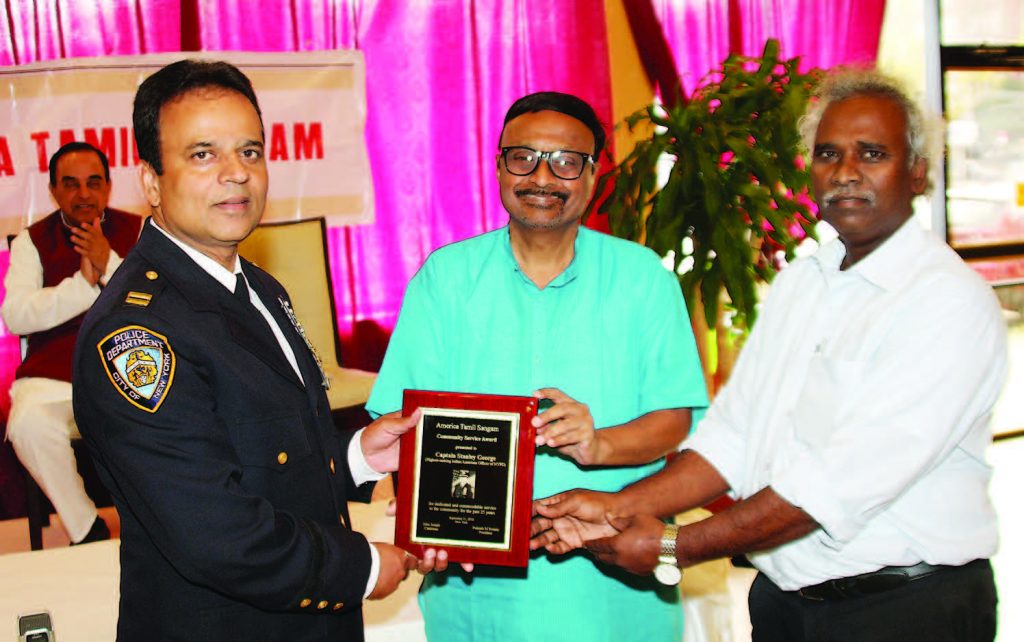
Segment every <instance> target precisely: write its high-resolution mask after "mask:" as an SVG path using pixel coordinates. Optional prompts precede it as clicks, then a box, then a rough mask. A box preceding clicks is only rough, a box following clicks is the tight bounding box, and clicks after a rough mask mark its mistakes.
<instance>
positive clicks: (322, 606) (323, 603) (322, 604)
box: [316, 600, 327, 611]
mask: <svg viewBox="0 0 1024 642" xmlns="http://www.w3.org/2000/svg"><path fill="white" fill-rule="evenodd" d="M316 608H318V609H320V610H321V611H322V610H324V609H326V608H327V600H321V601H319V602H317V603H316Z"/></svg>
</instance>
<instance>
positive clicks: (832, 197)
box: [821, 189, 875, 206]
mask: <svg viewBox="0 0 1024 642" xmlns="http://www.w3.org/2000/svg"><path fill="white" fill-rule="evenodd" d="M846 198H856V199H859V200H863V201H867V202H868V205H872V206H874V204H875V193H874V192H857V191H854V190H849V189H834V190H831V191H829V192H825V195H824V196H823V197H822V199H821V200H822V202H823V203H825V204H826V205H831V204H832V202H833V201H837V200H840V199H846Z"/></svg>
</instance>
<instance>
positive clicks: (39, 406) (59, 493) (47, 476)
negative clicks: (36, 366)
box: [7, 377, 96, 542]
mask: <svg viewBox="0 0 1024 642" xmlns="http://www.w3.org/2000/svg"><path fill="white" fill-rule="evenodd" d="M80 436H81V435H80V434H79V432H78V426H77V425H75V416H74V412H73V411H72V409H71V384H70V383H68V382H66V381H57V380H54V379H44V378H41V377H26V378H24V379H16V380H15V381H14V383H13V384H12V385H11V413H10V416H9V417H8V419H7V438H8V439H9V440H10V442H11V445H12V446H13V447H14V452H16V453H17V454H18V459H20V460H21V463H22V465H23V466H25V468H26V470H28V472H29V473H30V474H31V475H32V477H33V478H34V479H35V480H36V483H37V484H39V487H40V488H42V489H43V492H44V493H46V496H47V497H49V498H50V501H51V502H52V503H53V507H54V508H56V509H57V514H58V515H60V519H61V522H63V523H64V529H65V530H66V531H67V533H68V537H69V538H70V539H71V541H72V542H77V541H79V540H81V539H82V538H83V537H85V536H86V534H87V533H88V532H89V528H90V527H91V526H92V524H93V522H94V521H95V520H96V505H95V504H94V503H93V501H92V500H91V499H90V498H89V495H87V494H86V492H85V484H84V483H83V482H82V477H81V475H79V474H78V467H77V466H76V464H75V452H74V450H72V449H71V440H72V439H76V438H78V437H80Z"/></svg>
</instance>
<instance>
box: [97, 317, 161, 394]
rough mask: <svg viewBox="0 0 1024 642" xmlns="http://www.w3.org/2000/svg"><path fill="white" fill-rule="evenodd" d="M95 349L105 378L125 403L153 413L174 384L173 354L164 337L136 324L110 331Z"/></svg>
mask: <svg viewBox="0 0 1024 642" xmlns="http://www.w3.org/2000/svg"><path fill="white" fill-rule="evenodd" d="M96 349H97V350H99V353H100V360H101V361H102V362H103V366H104V369H105V370H106V372H107V377H108V378H109V379H110V383H112V384H113V385H114V388H115V389H116V390H117V391H118V392H120V393H121V395H122V396H123V397H124V398H125V399H127V400H128V402H129V403H131V404H132V405H134V406H136V407H137V408H140V409H142V410H145V411H146V412H156V411H157V409H158V408H160V404H161V403H163V401H164V399H165V398H166V397H167V393H168V392H169V391H170V389H171V383H172V382H173V381H174V351H173V350H171V345H170V344H169V343H168V342H167V337H165V336H163V335H162V334H158V333H156V332H153V331H152V330H149V329H147V328H144V327H142V326H138V325H129V326H125V327H123V328H119V329H117V330H114V331H113V332H111V333H110V334H108V335H107V336H106V337H104V338H103V340H101V341H100V342H99V343H98V344H96Z"/></svg>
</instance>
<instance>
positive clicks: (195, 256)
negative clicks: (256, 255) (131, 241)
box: [149, 218, 242, 292]
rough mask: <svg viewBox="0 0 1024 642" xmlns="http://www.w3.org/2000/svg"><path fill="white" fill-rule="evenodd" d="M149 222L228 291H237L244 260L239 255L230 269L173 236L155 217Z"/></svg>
mask: <svg viewBox="0 0 1024 642" xmlns="http://www.w3.org/2000/svg"><path fill="white" fill-rule="evenodd" d="M149 222H150V224H151V225H152V226H153V227H155V228H156V229H158V230H160V233H161V234H163V235H164V236H166V237H167V238H168V239H170V241H171V242H172V243H174V244H175V245H177V246H178V247H180V248H181V250H182V251H183V252H184V253H185V254H187V255H188V257H189V258H190V259H192V260H193V261H194V262H195V263H196V265H198V266H199V267H201V268H202V269H203V271H204V272H206V273H207V274H209V275H210V276H212V277H213V278H214V279H216V280H217V282H218V283H220V284H221V285H223V286H224V287H225V288H227V289H228V292H234V291H235V283H236V282H237V281H236V278H235V275H236V274H238V273H239V272H241V271H242V262H241V260H239V258H238V256H237V255H235V269H234V270H228V269H226V268H225V267H224V266H223V265H221V264H220V263H217V262H216V261H214V260H213V259H211V258H210V257H208V256H206V255H205V254H203V253H202V252H200V251H199V250H197V249H195V248H194V247H192V246H190V245H186V244H185V243H183V242H181V241H180V240H179V239H178V238H176V237H174V236H172V235H171V234H170V233H169V232H168V231H167V230H165V229H164V228H162V227H160V226H159V225H157V224H156V220H155V219H152V218H150V219H149Z"/></svg>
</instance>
